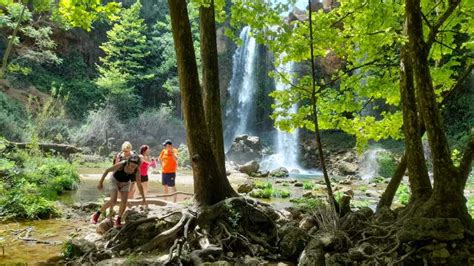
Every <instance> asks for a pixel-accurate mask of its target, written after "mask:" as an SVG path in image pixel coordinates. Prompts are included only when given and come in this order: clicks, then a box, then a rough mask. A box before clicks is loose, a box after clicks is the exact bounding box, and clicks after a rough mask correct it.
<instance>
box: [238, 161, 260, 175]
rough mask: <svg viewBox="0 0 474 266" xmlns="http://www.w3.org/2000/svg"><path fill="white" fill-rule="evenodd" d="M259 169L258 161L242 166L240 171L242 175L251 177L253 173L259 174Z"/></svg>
mask: <svg viewBox="0 0 474 266" xmlns="http://www.w3.org/2000/svg"><path fill="white" fill-rule="evenodd" d="M258 168H260V165H259V164H258V162H257V161H250V162H247V163H245V164H244V165H241V166H240V167H239V171H240V172H241V173H244V174H248V175H251V174H252V173H255V172H257V171H258Z"/></svg>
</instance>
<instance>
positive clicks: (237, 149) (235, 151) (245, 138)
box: [227, 135, 262, 164]
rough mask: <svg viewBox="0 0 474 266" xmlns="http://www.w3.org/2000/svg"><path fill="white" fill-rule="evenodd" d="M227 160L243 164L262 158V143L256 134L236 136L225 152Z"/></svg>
mask: <svg viewBox="0 0 474 266" xmlns="http://www.w3.org/2000/svg"><path fill="white" fill-rule="evenodd" d="M227 157H228V158H229V160H231V161H234V162H236V163H238V164H244V163H246V162H248V161H251V160H257V161H259V160H260V159H262V143H261V142H260V138H259V137H257V136H249V135H241V136H237V137H236V138H235V140H234V142H233V143H232V145H231V146H230V149H229V151H228V152H227Z"/></svg>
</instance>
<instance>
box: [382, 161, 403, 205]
mask: <svg viewBox="0 0 474 266" xmlns="http://www.w3.org/2000/svg"><path fill="white" fill-rule="evenodd" d="M406 169H407V156H406V154H403V157H402V159H401V161H400V163H399V164H398V166H397V169H396V170H395V173H394V174H393V176H392V178H391V179H390V182H389V183H388V185H387V188H385V191H384V192H383V194H382V197H381V198H380V201H379V203H378V204H377V212H379V211H380V210H381V209H382V208H383V207H387V208H390V206H391V205H392V202H393V198H394V197H395V194H396V192H397V189H398V186H399V185H400V183H401V182H402V179H403V176H404V175H405V171H406Z"/></svg>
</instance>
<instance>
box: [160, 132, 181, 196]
mask: <svg viewBox="0 0 474 266" xmlns="http://www.w3.org/2000/svg"><path fill="white" fill-rule="evenodd" d="M163 147H164V148H163V150H162V151H161V153H160V157H158V160H159V161H160V163H161V167H162V170H161V184H162V185H163V193H164V194H168V193H169V192H170V190H171V193H173V192H176V187H175V179H176V169H177V167H178V163H177V162H178V150H177V149H175V148H173V143H172V142H171V140H166V141H165V142H164V143H163ZM168 188H169V190H168ZM165 200H167V198H165ZM173 202H176V195H173Z"/></svg>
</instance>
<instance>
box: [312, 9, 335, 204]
mask: <svg viewBox="0 0 474 266" xmlns="http://www.w3.org/2000/svg"><path fill="white" fill-rule="evenodd" d="M308 5H309V6H311V0H308ZM312 13H313V12H312V11H311V9H310V10H309V41H310V51H311V78H312V79H311V80H312V97H311V101H312V116H313V123H314V133H315V137H316V144H317V145H318V153H319V160H320V162H321V168H322V170H323V176H324V181H325V183H326V188H327V190H328V196H329V202H330V203H334V208H335V210H336V211H339V208H338V204H337V202H336V199H335V198H334V194H333V193H332V188H331V180H330V179H329V175H328V172H327V169H326V162H325V160H324V154H323V147H322V145H321V137H320V134H319V123H318V110H317V101H318V99H317V97H316V78H315V76H314V74H315V66H314V52H313V21H312V16H311V15H312Z"/></svg>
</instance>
